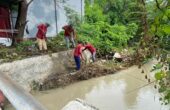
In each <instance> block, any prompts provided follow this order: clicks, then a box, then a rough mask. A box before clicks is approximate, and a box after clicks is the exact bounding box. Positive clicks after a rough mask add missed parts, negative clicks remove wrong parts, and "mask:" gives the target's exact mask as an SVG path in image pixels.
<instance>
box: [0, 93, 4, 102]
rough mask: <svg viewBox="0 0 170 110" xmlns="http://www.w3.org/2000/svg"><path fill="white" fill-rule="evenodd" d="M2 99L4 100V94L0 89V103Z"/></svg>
mask: <svg viewBox="0 0 170 110" xmlns="http://www.w3.org/2000/svg"><path fill="white" fill-rule="evenodd" d="M4 101H5V97H4V94H3V93H2V91H0V103H4Z"/></svg>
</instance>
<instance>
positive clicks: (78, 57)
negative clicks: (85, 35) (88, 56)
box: [74, 41, 84, 70]
mask: <svg viewBox="0 0 170 110" xmlns="http://www.w3.org/2000/svg"><path fill="white" fill-rule="evenodd" d="M83 49H84V46H83V45H82V44H81V42H79V41H78V45H77V46H76V47H75V49H74V60H75V63H76V69H77V70H80V67H81V58H82V59H84V58H83V56H82V50H83Z"/></svg>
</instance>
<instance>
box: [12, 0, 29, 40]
mask: <svg viewBox="0 0 170 110" xmlns="http://www.w3.org/2000/svg"><path fill="white" fill-rule="evenodd" d="M27 10H28V4H27V1H26V0H23V1H21V2H20V3H19V8H18V16H17V21H16V26H15V29H17V30H18V34H17V39H21V38H23V36H24V30H25V25H26V19H27Z"/></svg>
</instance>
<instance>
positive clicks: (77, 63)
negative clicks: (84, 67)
mask: <svg viewBox="0 0 170 110" xmlns="http://www.w3.org/2000/svg"><path fill="white" fill-rule="evenodd" d="M74 60H75V62H76V69H77V70H80V66H81V60H80V57H78V56H74Z"/></svg>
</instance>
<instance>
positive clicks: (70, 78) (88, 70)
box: [32, 60, 130, 91]
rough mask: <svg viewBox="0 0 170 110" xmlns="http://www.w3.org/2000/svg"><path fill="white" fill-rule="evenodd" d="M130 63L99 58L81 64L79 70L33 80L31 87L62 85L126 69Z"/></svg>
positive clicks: (41, 87) (42, 89)
mask: <svg viewBox="0 0 170 110" xmlns="http://www.w3.org/2000/svg"><path fill="white" fill-rule="evenodd" d="M128 66H130V64H127V63H125V62H123V63H118V62H115V61H112V60H111V61H106V60H101V61H97V62H95V63H91V64H88V65H84V66H82V68H81V70H79V71H75V72H72V73H70V74H68V73H66V74H64V73H61V74H52V75H50V76H48V78H46V79H45V80H44V81H43V82H42V83H37V82H33V83H32V89H33V90H38V91H44V90H49V89H53V88H58V87H64V86H67V85H70V84H72V83H75V82H79V81H82V80H88V79H91V78H96V77H100V76H105V75H109V74H114V73H115V72H117V71H119V70H123V69H126V68H127V67H128Z"/></svg>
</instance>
